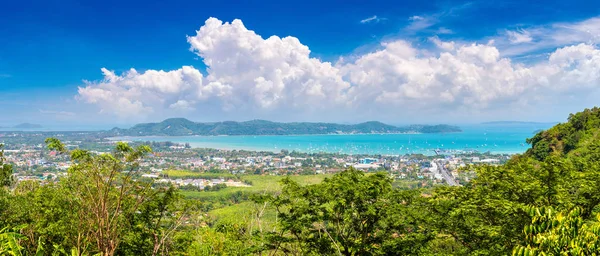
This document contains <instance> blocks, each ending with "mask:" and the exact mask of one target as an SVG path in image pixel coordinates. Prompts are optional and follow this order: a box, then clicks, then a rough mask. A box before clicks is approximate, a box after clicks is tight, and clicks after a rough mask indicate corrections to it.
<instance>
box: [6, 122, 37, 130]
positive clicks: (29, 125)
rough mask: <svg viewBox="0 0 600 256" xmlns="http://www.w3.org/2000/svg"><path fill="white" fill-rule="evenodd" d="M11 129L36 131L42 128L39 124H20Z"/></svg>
mask: <svg viewBox="0 0 600 256" xmlns="http://www.w3.org/2000/svg"><path fill="white" fill-rule="evenodd" d="M12 128H17V129H38V128H42V126H41V125H39V124H30V123H22V124H17V125H15V126H13V127H12Z"/></svg>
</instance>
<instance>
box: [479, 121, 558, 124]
mask: <svg viewBox="0 0 600 256" xmlns="http://www.w3.org/2000/svg"><path fill="white" fill-rule="evenodd" d="M556 123H557V122H526V121H492V122H483V123H481V124H556Z"/></svg>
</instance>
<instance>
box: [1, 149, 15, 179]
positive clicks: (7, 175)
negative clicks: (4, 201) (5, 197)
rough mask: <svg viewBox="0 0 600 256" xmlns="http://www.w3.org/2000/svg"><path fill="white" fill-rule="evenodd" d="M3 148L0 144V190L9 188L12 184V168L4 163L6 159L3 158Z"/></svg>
mask: <svg viewBox="0 0 600 256" xmlns="http://www.w3.org/2000/svg"><path fill="white" fill-rule="evenodd" d="M3 148H4V145H2V144H0V189H2V187H8V186H11V185H12V184H13V182H14V180H13V175H12V174H13V169H12V166H11V165H10V164H6V163H4V162H5V160H6V159H5V158H4V149H3Z"/></svg>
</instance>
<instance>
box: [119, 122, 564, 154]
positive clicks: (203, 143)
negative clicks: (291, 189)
mask: <svg viewBox="0 0 600 256" xmlns="http://www.w3.org/2000/svg"><path fill="white" fill-rule="evenodd" d="M553 125H554V124H552V123H548V124H546V123H509V124H478V125H460V127H461V129H462V130H463V132H460V133H445V134H348V135H289V136H288V135H278V136H143V137H116V138H112V139H113V140H125V141H171V142H176V143H189V144H190V145H191V146H192V147H200V148H218V149H245V150H256V151H275V152H279V151H280V150H282V149H286V150H289V151H292V150H296V151H300V152H309V153H313V152H331V153H333V152H339V153H345V154H383V155H400V154H401V155H403V154H410V153H422V154H426V155H434V154H435V150H437V151H438V153H440V152H442V153H443V152H447V153H456V152H472V151H477V152H482V153H483V152H487V151H490V152H492V153H506V154H514V153H522V152H524V151H525V150H527V149H528V148H529V145H528V144H527V143H525V139H526V138H530V137H532V136H533V135H534V134H535V132H536V131H539V130H541V129H547V128H549V127H552V126H553Z"/></svg>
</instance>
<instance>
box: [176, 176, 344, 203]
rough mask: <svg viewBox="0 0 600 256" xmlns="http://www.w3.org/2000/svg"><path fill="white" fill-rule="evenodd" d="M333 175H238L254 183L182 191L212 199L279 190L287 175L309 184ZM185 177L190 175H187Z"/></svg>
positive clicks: (188, 194) (189, 195)
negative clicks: (210, 189) (245, 185)
mask: <svg viewBox="0 0 600 256" xmlns="http://www.w3.org/2000/svg"><path fill="white" fill-rule="evenodd" d="M169 172H170V171H169ZM176 173H177V174H179V175H181V176H184V175H191V174H200V173H194V172H186V171H176ZM232 176H233V175H232ZM331 176H332V175H330V174H320V175H294V176H274V175H240V176H238V177H239V179H240V180H242V181H248V182H250V183H252V185H251V186H250V187H227V188H224V189H221V190H219V191H208V192H206V191H200V192H198V191H182V193H183V195H185V196H186V197H187V198H190V199H200V200H203V199H206V200H211V199H216V198H219V197H229V196H230V195H231V194H233V193H236V192H238V191H241V192H245V193H264V192H267V193H272V192H278V191H280V190H281V184H280V181H281V180H282V179H284V178H285V177H289V178H290V179H292V180H294V181H296V182H298V183H299V184H301V185H308V184H316V183H319V182H321V181H323V179H325V178H326V177H331ZM170 177H171V178H173V176H170ZM185 177H188V176H185ZM197 177H198V178H202V177H201V176H197ZM218 177H223V176H218V175H217V176H214V177H213V178H218Z"/></svg>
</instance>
